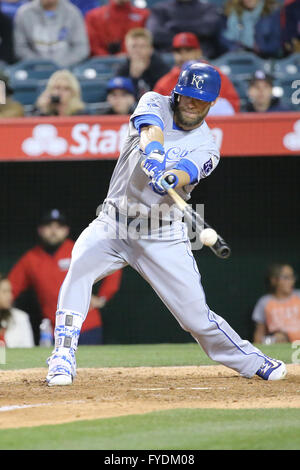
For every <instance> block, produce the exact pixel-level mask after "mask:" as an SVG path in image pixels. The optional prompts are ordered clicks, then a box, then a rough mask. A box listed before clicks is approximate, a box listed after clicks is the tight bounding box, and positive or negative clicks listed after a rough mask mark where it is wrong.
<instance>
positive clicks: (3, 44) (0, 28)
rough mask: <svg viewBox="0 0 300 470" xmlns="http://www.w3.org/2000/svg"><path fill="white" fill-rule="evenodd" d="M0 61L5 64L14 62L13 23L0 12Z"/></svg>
mask: <svg viewBox="0 0 300 470" xmlns="http://www.w3.org/2000/svg"><path fill="white" fill-rule="evenodd" d="M0 61H1V62H5V63H7V64H12V63H13V62H14V61H15V55H14V42H13V23H12V20H11V18H10V17H9V16H7V15H6V14H5V13H3V12H2V11H0Z"/></svg>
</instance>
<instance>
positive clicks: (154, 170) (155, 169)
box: [141, 150, 166, 178]
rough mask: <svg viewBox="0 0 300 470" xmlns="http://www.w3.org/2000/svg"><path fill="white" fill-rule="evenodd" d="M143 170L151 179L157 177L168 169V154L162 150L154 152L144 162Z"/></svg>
mask: <svg viewBox="0 0 300 470" xmlns="http://www.w3.org/2000/svg"><path fill="white" fill-rule="evenodd" d="M141 166H142V170H143V171H144V173H146V175H147V176H148V177H149V178H152V177H154V176H156V175H157V174H158V173H159V172H160V171H163V170H164V169H165V168H166V154H165V153H164V152H161V151H160V150H153V152H151V153H149V155H148V156H147V158H146V159H145V160H144V161H143V162H142V165H141Z"/></svg>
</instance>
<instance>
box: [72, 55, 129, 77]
mask: <svg viewBox="0 0 300 470" xmlns="http://www.w3.org/2000/svg"><path fill="white" fill-rule="evenodd" d="M125 60H126V59H125V58H124V57H115V56H110V57H92V58H91V59H89V60H87V61H85V62H83V63H81V64H79V65H76V66H75V67H73V69H72V72H73V73H74V75H75V76H76V77H77V78H78V79H79V80H81V79H84V80H94V79H95V78H101V79H106V80H109V79H110V78H112V77H113V76H114V75H115V74H116V70H117V68H118V66H119V65H121V64H123V63H124V61H125Z"/></svg>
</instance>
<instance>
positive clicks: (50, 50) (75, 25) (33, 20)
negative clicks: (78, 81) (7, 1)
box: [14, 0, 90, 67]
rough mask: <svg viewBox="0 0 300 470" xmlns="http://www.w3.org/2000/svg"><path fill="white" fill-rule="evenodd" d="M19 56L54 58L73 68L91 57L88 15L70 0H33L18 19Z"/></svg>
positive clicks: (15, 23) (22, 7)
mask: <svg viewBox="0 0 300 470" xmlns="http://www.w3.org/2000/svg"><path fill="white" fill-rule="evenodd" d="M14 43H15V53H16V56H17V59H19V60H27V59H39V58H41V59H50V60H52V61H54V62H55V63H57V64H58V65H59V66H60V67H71V66H73V65H76V64H78V63H79V62H81V61H83V60H84V59H86V58H87V57H88V56H89V53H90V48H89V41H88V36H87V32H86V29H85V24H84V18H83V16H82V14H81V12H80V11H79V10H78V8H77V7H75V6H74V5H72V3H70V2H69V1H68V0H32V1H31V2H29V3H26V4H25V5H23V6H21V7H20V8H19V10H18V11H17V14H16V16H15V21H14Z"/></svg>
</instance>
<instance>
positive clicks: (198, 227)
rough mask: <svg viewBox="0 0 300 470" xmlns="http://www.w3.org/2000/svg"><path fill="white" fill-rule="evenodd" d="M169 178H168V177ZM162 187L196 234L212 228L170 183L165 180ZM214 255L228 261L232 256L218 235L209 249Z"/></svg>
mask: <svg viewBox="0 0 300 470" xmlns="http://www.w3.org/2000/svg"><path fill="white" fill-rule="evenodd" d="M167 177H168V176H167ZM162 186H163V187H164V188H165V190H166V191H167V192H168V194H169V195H170V196H171V198H172V199H173V201H174V202H175V204H176V205H177V206H178V208H179V209H180V210H182V212H183V213H184V218H185V220H186V221H187V222H188V223H189V224H190V225H191V226H192V229H193V231H194V232H196V233H201V231H202V230H203V229H204V228H212V227H211V226H210V225H209V224H208V223H207V222H205V221H204V220H203V219H202V217H201V216H200V215H199V214H198V213H197V212H196V211H195V210H194V209H193V208H192V206H191V205H190V204H188V203H187V202H185V201H184V200H183V199H182V197H181V196H179V194H178V193H176V191H175V189H173V188H171V187H170V185H169V183H168V181H167V180H166V179H164V180H163V181H162ZM209 248H210V249H211V250H212V251H213V253H214V254H215V255H216V256H218V257H219V258H222V259H226V258H229V256H230V255H231V249H230V247H229V246H228V244H227V243H226V242H225V240H223V238H222V237H221V236H220V235H219V234H218V239H217V241H216V243H215V244H214V245H212V246H210V247H209Z"/></svg>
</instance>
